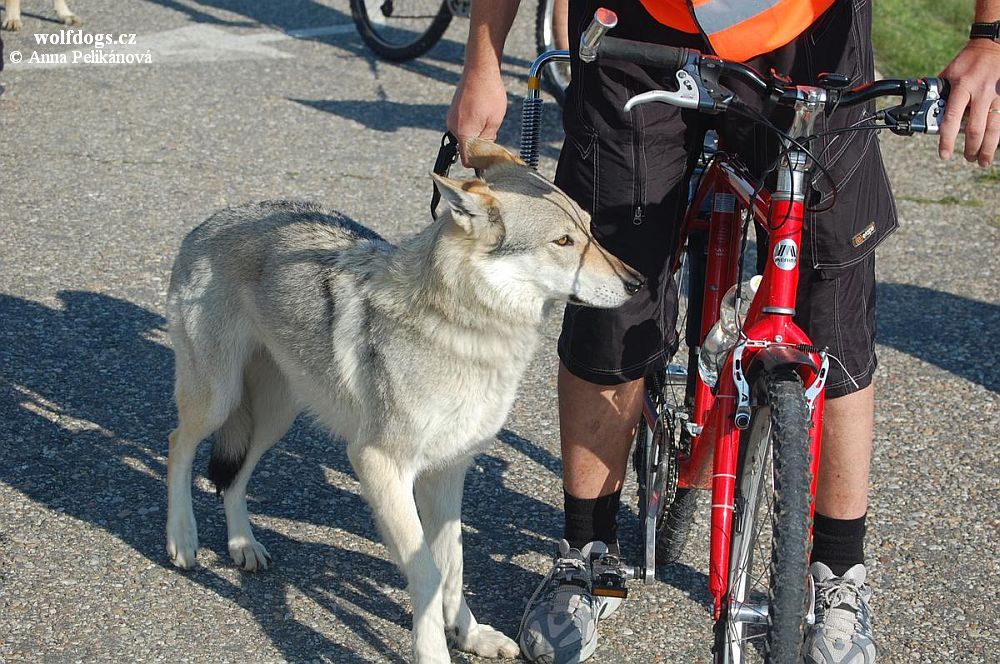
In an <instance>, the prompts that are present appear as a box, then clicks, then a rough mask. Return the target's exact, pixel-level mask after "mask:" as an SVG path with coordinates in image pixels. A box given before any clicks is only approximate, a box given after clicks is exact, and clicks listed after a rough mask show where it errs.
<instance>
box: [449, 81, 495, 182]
mask: <svg viewBox="0 0 1000 664" xmlns="http://www.w3.org/2000/svg"><path fill="white" fill-rule="evenodd" d="M506 112H507V90H506V88H504V85H503V79H501V78H500V70H499V69H496V70H493V69H492V68H484V69H467V70H466V71H465V72H464V73H463V75H462V80H461V82H460V83H459V84H458V88H457V89H456V90H455V96H454V97H453V98H452V100H451V108H449V109H448V131H450V132H451V133H453V134H454V135H455V137H456V138H457V139H458V151H459V154H460V155H461V157H462V165H463V166H466V167H468V166H469V164H468V161H466V152H465V142H466V141H467V140H468V139H470V138H483V139H486V140H490V141H495V140H496V138H497V130H498V129H500V124H501V123H502V122H503V117H504V115H505V114H506Z"/></svg>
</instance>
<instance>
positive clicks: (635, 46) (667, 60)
mask: <svg viewBox="0 0 1000 664" xmlns="http://www.w3.org/2000/svg"><path fill="white" fill-rule="evenodd" d="M688 53H689V49H686V48H678V47H674V46H664V45H663V44H650V43H648V42H640V41H632V40H631V39H619V38H617V37H605V38H604V39H602V40H601V43H600V44H599V45H598V46H597V57H598V59H600V60H622V61H625V62H631V63H633V64H637V65H640V66H643V67H659V68H662V69H669V70H671V71H677V70H678V69H680V68H681V67H683V66H684V63H685V62H687V59H688Z"/></svg>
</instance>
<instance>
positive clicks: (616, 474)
mask: <svg viewBox="0 0 1000 664" xmlns="http://www.w3.org/2000/svg"><path fill="white" fill-rule="evenodd" d="M558 390H559V434H560V440H561V445H562V460H563V486H564V487H565V489H566V491H567V492H568V493H569V494H570V495H572V496H575V497H577V498H584V499H588V498H598V497H600V496H606V495H608V494H610V493H614V492H615V491H618V490H619V489H621V487H622V483H623V482H624V481H625V471H626V468H627V467H628V455H629V448H630V447H631V443H632V437H633V436H634V433H635V425H636V423H637V422H638V421H639V414H640V412H641V410H642V399H643V381H642V380H636V381H633V382H631V383H623V384H621V385H611V386H609V385H595V384H594V383H589V382H587V381H585V380H582V379H580V378H577V377H576V376H574V375H573V374H571V373H570V372H569V371H567V370H566V367H564V366H563V365H562V364H560V365H559V383H558Z"/></svg>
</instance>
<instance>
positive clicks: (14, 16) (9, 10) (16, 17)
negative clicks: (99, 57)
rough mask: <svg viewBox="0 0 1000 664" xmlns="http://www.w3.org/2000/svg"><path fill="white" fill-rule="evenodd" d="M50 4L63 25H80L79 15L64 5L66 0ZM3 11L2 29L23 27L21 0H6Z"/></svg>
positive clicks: (54, 0) (54, 1) (55, 0)
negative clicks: (4, 13)
mask: <svg viewBox="0 0 1000 664" xmlns="http://www.w3.org/2000/svg"><path fill="white" fill-rule="evenodd" d="M52 6H53V7H54V8H55V10H56V15H57V16H58V17H59V20H60V21H62V22H63V23H64V24H65V25H80V24H81V23H83V21H81V20H80V17H79V16H77V15H76V14H74V13H73V12H71V11H70V10H69V7H67V6H66V0H53V2H52ZM4 11H5V12H6V15H5V16H4V19H3V25H2V26H0V27H2V28H3V29H4V30H20V29H21V28H22V27H24V23H22V21H21V0H7V2H6V4H5V5H4Z"/></svg>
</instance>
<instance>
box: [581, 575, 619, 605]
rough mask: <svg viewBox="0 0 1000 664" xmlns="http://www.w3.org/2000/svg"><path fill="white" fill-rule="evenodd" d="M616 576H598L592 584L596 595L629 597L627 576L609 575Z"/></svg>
mask: <svg viewBox="0 0 1000 664" xmlns="http://www.w3.org/2000/svg"><path fill="white" fill-rule="evenodd" d="M608 576H613V577H614V578H602V577H598V578H596V579H594V581H593V584H592V585H591V593H590V594H592V595H593V596H594V597H618V598H620V599H625V598H627V597H628V587H626V585H625V578H624V577H619V576H618V575H608Z"/></svg>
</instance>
